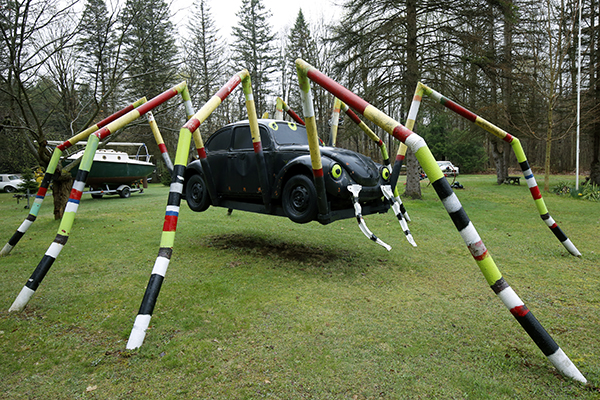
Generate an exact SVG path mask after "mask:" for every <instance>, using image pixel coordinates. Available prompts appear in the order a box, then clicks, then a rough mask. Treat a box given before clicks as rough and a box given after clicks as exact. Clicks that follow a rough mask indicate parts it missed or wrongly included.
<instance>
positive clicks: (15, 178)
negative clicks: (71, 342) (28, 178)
mask: <svg viewBox="0 0 600 400" xmlns="http://www.w3.org/2000/svg"><path fill="white" fill-rule="evenodd" d="M8 179H10V180H11V181H14V180H17V179H20V178H19V177H18V176H16V175H10V176H9V177H8Z"/></svg>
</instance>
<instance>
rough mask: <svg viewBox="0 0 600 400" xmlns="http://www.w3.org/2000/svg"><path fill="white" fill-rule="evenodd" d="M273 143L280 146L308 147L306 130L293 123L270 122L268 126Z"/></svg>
mask: <svg viewBox="0 0 600 400" xmlns="http://www.w3.org/2000/svg"><path fill="white" fill-rule="evenodd" d="M269 127H270V128H271V132H273V137H274V138H275V141H276V142H277V143H278V144H280V145H286V144H299V145H305V146H308V138H307V136H306V128H305V127H304V126H302V125H298V124H296V123H294V122H283V121H272V122H271V123H270V124H269Z"/></svg>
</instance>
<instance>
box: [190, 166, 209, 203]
mask: <svg viewBox="0 0 600 400" xmlns="http://www.w3.org/2000/svg"><path fill="white" fill-rule="evenodd" d="M185 200H186V201H187V203H188V207H190V209H191V210H192V211H196V212H201V211H205V210H206V209H207V208H208V207H209V206H210V197H209V195H208V190H207V188H206V182H205V181H204V178H203V177H202V176H201V175H198V174H195V175H192V176H190V178H189V179H188V181H187V184H186V185H185Z"/></svg>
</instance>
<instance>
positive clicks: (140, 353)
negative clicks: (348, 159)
mask: <svg viewBox="0 0 600 400" xmlns="http://www.w3.org/2000/svg"><path fill="white" fill-rule="evenodd" d="M565 179H568V178H567V177H564V176H556V177H553V178H552V182H555V183H556V182H558V181H561V180H565ZM570 179H573V178H570ZM459 181H460V183H461V184H463V185H464V187H465V188H464V189H463V190H457V195H458V197H459V198H460V200H461V202H462V204H463V206H464V208H465V210H466V211H467V214H468V215H469V217H470V218H471V220H472V221H473V223H474V225H475V227H476V228H477V230H478V232H479V234H480V236H481V237H482V239H483V241H484V243H485V244H486V246H487V248H488V250H489V251H490V253H491V254H492V256H493V257H494V260H495V261H496V263H497V264H498V267H499V268H500V271H501V272H502V273H503V276H504V277H505V279H506V280H507V282H508V283H509V284H510V285H511V286H512V287H513V289H514V290H515V291H516V293H517V294H518V295H519V296H520V297H521V298H522V299H523V301H524V302H525V304H526V305H527V306H528V307H529V308H530V309H531V310H532V312H533V313H534V314H535V315H536V317H537V319H538V320H539V321H540V322H541V324H542V325H543V326H544V327H545V328H546V330H547V331H548V332H549V333H550V335H551V336H552V337H553V338H554V339H555V340H556V342H557V343H558V344H559V346H561V348H562V349H563V350H564V351H565V353H566V354H567V355H568V356H569V357H570V358H571V360H572V361H573V362H574V363H575V364H576V365H577V367H578V368H579V369H580V371H581V372H582V373H583V374H584V375H585V376H586V378H587V379H588V381H589V382H590V384H589V385H587V386H584V385H581V384H579V383H577V382H574V381H571V380H569V379H566V378H564V377H562V376H561V375H560V374H559V373H558V372H557V371H556V370H555V369H554V367H553V366H552V364H551V363H550V362H549V361H548V360H547V359H546V357H545V356H544V355H543V354H542V352H541V351H540V350H539V349H538V348H537V346H536V345H535V344H534V343H533V341H532V340H531V339H530V338H529V336H527V334H526V333H525V332H524V330H523V329H522V328H521V327H520V326H519V324H518V323H517V321H516V320H515V319H514V318H513V317H512V315H511V314H510V312H509V311H508V310H507V309H506V308H505V307H504V305H503V304H502V302H501V301H500V299H498V298H497V296H496V295H495V294H494V293H493V292H492V290H491V289H490V288H489V286H488V285H487V283H486V281H485V279H484V277H483V275H482V274H481V272H480V271H479V269H478V267H477V265H476V264H475V261H474V260H473V258H472V257H471V255H470V253H469V251H468V250H467V248H466V246H465V245H464V243H463V241H462V239H461V237H460V235H459V234H458V233H457V231H456V229H455V227H454V225H453V224H452V222H451V220H450V218H449V217H448V215H447V213H446V211H445V210H444V208H443V206H442V205H441V202H440V201H439V199H438V198H437V196H436V195H435V192H434V191H433V188H432V187H431V186H427V181H423V182H422V189H423V200H414V201H411V200H408V201H405V205H406V208H407V209H408V212H409V214H410V216H411V218H412V222H411V223H410V224H409V226H410V229H411V232H412V234H413V236H414V237H415V240H416V242H417V244H418V245H419V246H418V247H417V248H413V247H412V246H410V245H409V244H408V242H407V241H406V240H405V238H404V235H403V233H402V231H401V229H400V226H399V224H398V222H397V220H396V219H395V217H394V215H393V214H392V213H391V212H389V213H388V214H385V215H374V216H367V217H365V220H366V222H367V225H368V226H369V228H370V229H371V230H372V231H373V232H374V233H375V234H376V235H377V236H378V237H380V238H381V239H382V240H384V241H386V242H387V243H388V244H390V245H391V246H392V247H393V249H392V251H391V252H387V251H386V250H385V249H384V248H383V247H380V246H378V245H376V244H374V243H373V242H371V241H369V240H368V239H367V238H365V237H364V235H363V234H362V233H361V232H360V230H359V228H358V226H357V224H356V221H355V220H354V219H349V220H344V221H337V222H334V223H332V224H330V225H327V226H322V225H319V224H318V223H314V222H313V223H309V224H305V225H298V224H294V223H292V222H291V221H289V220H287V219H285V218H280V217H270V216H262V215H258V214H250V213H243V212H236V211H234V212H233V214H232V215H231V216H227V215H226V210H225V209H222V208H213V207H211V208H209V209H208V210H207V211H206V212H204V213H193V212H192V211H190V210H189V209H188V208H187V204H185V201H184V202H182V207H181V214H180V218H179V224H178V229H177V236H176V238H175V248H174V251H173V257H172V261H171V263H170V266H169V270H168V272H167V274H166V279H165V281H164V284H163V286H162V290H161V294H160V296H159V298H158V302H157V305H156V308H155V311H154V315H153V318H152V321H151V325H150V329H149V330H148V333H147V335H146V339H145V342H144V345H143V346H142V347H141V348H140V349H138V350H136V351H134V352H132V351H126V350H125V345H126V342H127V339H128V337H129V333H130V331H131V327H132V325H133V320H134V319H135V316H136V315H137V311H138V308H139V306H140V304H141V301H142V297H143V294H144V290H145V287H146V284H147V283H148V279H149V277H150V273H151V271H152V267H153V264H154V260H155V258H156V255H157V252H158V246H159V240H160V235H161V230H162V224H163V219H164V213H165V205H166V201H167V193H168V188H167V187H164V186H160V185H151V186H150V188H149V189H147V190H146V191H145V193H143V194H133V195H132V196H131V198H129V199H121V198H119V197H107V198H104V199H101V200H94V199H91V197H90V196H89V195H86V196H84V199H83V200H82V202H81V205H80V207H79V211H78V213H77V216H76V219H75V223H74V226H73V229H72V231H71V235H70V238H69V241H68V242H67V244H66V245H65V247H64V249H63V251H62V253H61V254H60V255H59V257H58V258H57V260H56V262H55V263H54V265H53V267H52V269H51V270H50V272H49V273H48V275H47V276H46V278H45V279H44V281H43V282H42V284H41V285H40V287H39V289H38V290H37V291H36V293H35V295H34V296H33V298H32V299H31V301H30V302H29V305H28V306H27V308H26V309H25V311H24V312H22V313H9V312H8V308H9V307H10V305H11V304H12V302H13V301H14V299H15V297H16V296H17V294H18V293H19V291H20V290H21V288H22V287H23V285H24V284H25V282H26V280H27V279H28V278H29V276H30V275H31V273H32V272H33V270H34V269H35V267H36V266H37V264H38V263H39V261H40V260H41V258H42V256H43V255H44V252H45V251H46V250H47V248H48V246H49V245H50V243H51V242H52V240H53V239H54V236H55V235H56V231H57V229H58V225H59V221H54V219H53V215H52V204H51V203H52V199H51V198H47V199H46V200H45V202H44V205H43V207H42V209H41V211H40V214H39V216H38V218H37V221H36V222H35V223H34V224H33V225H32V227H31V228H30V229H29V231H28V232H27V234H26V235H25V236H24V237H23V239H22V240H21V242H20V243H19V244H18V245H17V246H16V247H15V249H14V250H13V251H12V253H11V254H10V255H9V256H7V257H3V258H0V354H2V356H1V360H2V362H1V363H0V398H7V399H158V398H161V399H162V398H165V399H190V398H198V399H259V398H271V399H304V398H306V399H379V398H384V399H431V398H436V399H465V398H474V399H515V398H516V399H528V400H529V399H548V398H551V399H574V398H577V399H600V390H599V389H598V388H599V387H600V324H599V322H600V245H599V244H600V240H599V237H600V203H598V202H590V201H585V200H580V199H573V198H571V197H568V196H567V197H559V196H556V195H552V194H549V193H544V199H545V201H546V204H547V206H548V209H549V210H550V214H551V215H552V216H553V217H554V219H555V220H556V221H557V223H558V224H559V226H560V227H561V228H562V229H563V231H564V232H565V233H566V234H567V235H568V236H569V238H570V239H571V240H572V241H573V243H574V244H575V245H576V246H577V247H578V249H579V250H580V251H581V253H582V254H583V256H582V257H581V258H576V257H573V256H571V255H569V254H568V252H567V250H566V249H564V247H563V246H562V245H561V244H560V243H559V242H558V240H556V238H555V237H554V235H553V234H552V233H551V232H550V230H549V229H548V228H547V227H546V225H545V224H544V223H543V222H542V220H541V219H540V217H539V214H538V212H537V209H536V208H535V206H534V203H533V201H532V199H531V196H530V194H529V190H528V189H527V186H526V185H523V184H522V185H520V186H514V185H510V186H509V185H502V186H498V185H496V184H495V176H491V175H487V176H486V175H478V176H474V175H473V176H461V177H460V179H459ZM23 205H24V203H23V202H22V201H21V204H19V205H17V204H16V200H15V199H13V198H12V195H10V194H0V212H1V214H2V219H1V222H0V227H1V228H2V229H1V230H0V232H2V237H1V238H0V240H1V241H2V243H0V246H3V245H4V243H6V241H8V239H9V238H10V237H11V236H12V234H13V233H14V231H15V230H16V228H17V227H18V226H19V225H20V224H21V222H22V221H23V219H24V218H25V217H26V216H27V213H28V211H27V210H24V209H23Z"/></svg>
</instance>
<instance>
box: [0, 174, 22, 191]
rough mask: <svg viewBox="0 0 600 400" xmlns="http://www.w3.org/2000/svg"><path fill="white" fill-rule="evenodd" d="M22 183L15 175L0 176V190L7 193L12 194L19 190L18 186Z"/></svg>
mask: <svg viewBox="0 0 600 400" xmlns="http://www.w3.org/2000/svg"><path fill="white" fill-rule="evenodd" d="M22 183H23V179H21V178H20V177H19V176H18V175H15V174H0V190H3V191H5V192H7V193H14V192H16V191H17V189H18V188H19V185H20V184H22Z"/></svg>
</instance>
